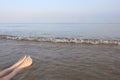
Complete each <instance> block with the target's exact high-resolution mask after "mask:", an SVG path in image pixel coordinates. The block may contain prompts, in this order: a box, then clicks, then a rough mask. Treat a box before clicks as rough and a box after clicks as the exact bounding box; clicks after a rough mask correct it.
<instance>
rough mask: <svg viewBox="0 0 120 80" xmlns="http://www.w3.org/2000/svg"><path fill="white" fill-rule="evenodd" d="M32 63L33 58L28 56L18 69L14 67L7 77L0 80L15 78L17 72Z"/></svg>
mask: <svg viewBox="0 0 120 80" xmlns="http://www.w3.org/2000/svg"><path fill="white" fill-rule="evenodd" d="M31 64H32V59H31V58H30V57H27V58H26V59H25V60H24V61H23V63H22V64H21V65H20V66H18V67H17V68H16V69H14V70H13V71H12V72H11V73H9V74H8V75H6V76H5V77H3V78H2V79H0V80H10V79H11V78H13V77H14V76H15V75H16V74H17V73H19V72H20V71H21V70H23V69H24V68H26V67H28V66H30V65H31Z"/></svg>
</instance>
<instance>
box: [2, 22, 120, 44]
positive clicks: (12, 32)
mask: <svg viewBox="0 0 120 80" xmlns="http://www.w3.org/2000/svg"><path fill="white" fill-rule="evenodd" d="M0 35H1V36H2V37H3V35H4V37H6V35H7V38H8V36H9V39H10V38H12V39H23V38H24V39H25V40H37V41H41V40H42V41H53V42H54V41H55V42H76V43H82V42H83V43H94V44H98V43H115V44H120V24H107V23H81V24H80V23H31V24H30V23H7V24H5V23H3V24H0ZM11 36H12V37H11ZM13 36H14V37H17V38H14V37H13ZM86 41H87V42H86Z"/></svg>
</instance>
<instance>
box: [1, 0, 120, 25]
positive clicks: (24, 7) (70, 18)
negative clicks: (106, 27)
mask: <svg viewBox="0 0 120 80" xmlns="http://www.w3.org/2000/svg"><path fill="white" fill-rule="evenodd" d="M11 22H12V23H14V22H17V23H29V22H32V23H51V22H52V23H54V22H60V23H61V22H62V23H64V22H66V23H89V22H90V23H91V22H92V23H101V22H110V23H120V0H0V23H11Z"/></svg>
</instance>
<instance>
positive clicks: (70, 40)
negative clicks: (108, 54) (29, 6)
mask: <svg viewBox="0 0 120 80" xmlns="http://www.w3.org/2000/svg"><path fill="white" fill-rule="evenodd" d="M0 39H9V40H26V41H43V42H55V43H57V42H59V43H79V44H94V45H99V44H113V45H120V40H102V39H77V38H59V37H53V38H52V37H21V36H12V35H0Z"/></svg>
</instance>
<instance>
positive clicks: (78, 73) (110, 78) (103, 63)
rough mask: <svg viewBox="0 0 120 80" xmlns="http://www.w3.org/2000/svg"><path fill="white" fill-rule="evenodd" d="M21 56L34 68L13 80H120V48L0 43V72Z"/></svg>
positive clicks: (47, 43)
mask: <svg viewBox="0 0 120 80" xmlns="http://www.w3.org/2000/svg"><path fill="white" fill-rule="evenodd" d="M24 55H30V56H31V57H32V58H33V65H32V66H31V67H29V68H27V69H25V70H24V71H22V72H21V73H19V74H18V75H17V76H15V77H14V78H13V80H119V79H120V46H117V45H85V44H72V43H50V42H34V41H16V40H4V39H0V70H3V69H5V68H7V67H9V66H10V65H12V64H14V63H15V62H16V61H17V60H19V58H21V57H22V56H24Z"/></svg>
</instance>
